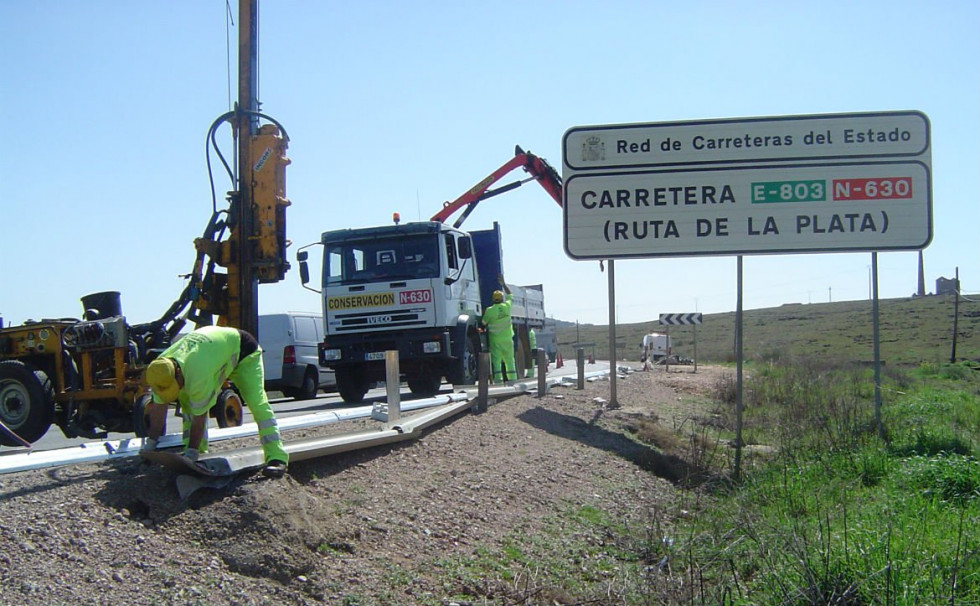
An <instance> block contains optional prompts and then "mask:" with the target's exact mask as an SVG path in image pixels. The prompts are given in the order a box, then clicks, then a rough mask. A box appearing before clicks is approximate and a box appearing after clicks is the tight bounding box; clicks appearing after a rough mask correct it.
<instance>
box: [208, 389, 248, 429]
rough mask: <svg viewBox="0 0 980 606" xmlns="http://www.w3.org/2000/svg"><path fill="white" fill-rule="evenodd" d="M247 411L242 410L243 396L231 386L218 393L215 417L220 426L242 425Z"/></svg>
mask: <svg viewBox="0 0 980 606" xmlns="http://www.w3.org/2000/svg"><path fill="white" fill-rule="evenodd" d="M244 416H245V413H244V412H243V411H242V397H241V396H240V395H238V392H237V391H235V390H234V389H232V388H231V387H226V388H224V389H222V390H221V393H219V394H218V401H217V403H216V404H215V405H214V419H215V421H217V422H218V427H221V428H225V427H240V426H241V424H242V422H243V420H244Z"/></svg>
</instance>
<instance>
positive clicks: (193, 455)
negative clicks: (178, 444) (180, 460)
mask: <svg viewBox="0 0 980 606" xmlns="http://www.w3.org/2000/svg"><path fill="white" fill-rule="evenodd" d="M200 454H201V453H199V452H198V451H197V449H196V448H188V449H187V450H185V451H184V456H185V457H187V458H188V459H190V460H191V461H194V462H195V463H196V462H197V457H199V456H200Z"/></svg>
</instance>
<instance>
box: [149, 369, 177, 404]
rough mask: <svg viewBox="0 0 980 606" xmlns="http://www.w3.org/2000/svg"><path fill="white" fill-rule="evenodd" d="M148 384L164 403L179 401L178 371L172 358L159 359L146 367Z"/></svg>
mask: <svg viewBox="0 0 980 606" xmlns="http://www.w3.org/2000/svg"><path fill="white" fill-rule="evenodd" d="M146 384H147V385H149V386H150V389H152V390H153V393H155V394H156V395H157V397H159V398H160V399H161V400H163V401H164V402H173V401H175V400H177V394H179V393H180V385H178V384H177V369H176V366H175V365H174V361H173V360H171V359H170V358H157V359H156V360H153V361H152V362H150V365H149V366H147V367H146Z"/></svg>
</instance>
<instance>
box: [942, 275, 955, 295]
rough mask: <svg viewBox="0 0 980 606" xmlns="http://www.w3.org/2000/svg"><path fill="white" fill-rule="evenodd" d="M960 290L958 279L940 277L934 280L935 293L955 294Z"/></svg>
mask: <svg viewBox="0 0 980 606" xmlns="http://www.w3.org/2000/svg"><path fill="white" fill-rule="evenodd" d="M958 292H960V281H959V280H957V279H956V278H943V277H940V278H938V279H937V280H936V294H937V295H955V294H956V293H958Z"/></svg>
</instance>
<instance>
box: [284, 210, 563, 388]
mask: <svg viewBox="0 0 980 606" xmlns="http://www.w3.org/2000/svg"><path fill="white" fill-rule="evenodd" d="M321 244H322V245H323V282H322V290H321V292H322V294H323V310H324V317H325V318H326V323H325V324H326V326H325V334H324V338H323V343H322V344H321V345H320V362H321V364H322V365H324V366H327V367H329V368H332V369H333V370H334V372H335V376H336V380H337V388H338V390H339V391H340V395H341V397H342V398H343V399H344V401H345V402H360V401H362V400H363V398H364V394H365V393H366V392H367V391H368V389H369V388H370V387H371V386H372V385H373V384H374V383H375V382H377V381H383V380H384V379H385V351H387V350H396V351H398V358H399V367H400V370H401V372H402V374H403V375H404V378H405V381H406V382H407V383H408V387H409V389H410V390H411V391H412V393H413V394H419V395H432V394H434V393H436V392H437V391H438V390H439V387H440V385H441V384H442V379H443V377H445V378H446V380H448V381H449V382H450V383H453V384H454V385H472V384H474V383H475V382H476V373H477V361H478V360H477V354H479V353H480V352H481V351H487V347H486V345H485V343H483V339H482V338H481V337H482V334H481V333H480V332H479V330H478V328H479V322H480V318H481V316H482V314H483V309H484V306H485V305H489V304H490V303H489V302H490V300H491V296H492V293H493V291H494V290H495V289H496V288H499V286H498V285H497V277H498V276H500V275H502V273H503V271H502V270H503V268H502V264H501V247H500V228H499V226H498V225H497V224H496V223H495V224H494V227H493V229H488V230H483V231H473V232H469V233H467V232H463V231H460V230H458V229H455V228H452V227H448V226H446V225H443V224H442V223H438V222H434V221H429V222H420V223H407V224H404V225H391V226H384V227H368V228H363V229H343V230H337V231H330V232H326V233H324V234H323V236H322V239H321ZM303 262H304V261H303V260H301V261H300V263H301V268H302V263H303ZM300 271H301V272H302V269H301V270H300ZM508 287H509V288H510V290H511V291H512V293H513V295H514V304H513V307H512V308H511V317H512V318H513V321H514V332H515V341H516V343H515V346H516V364H517V367H518V369H519V370H518V372H519V373H520V372H521V369H524V368H525V367H526V364H527V362H528V361H529V360H530V346H529V344H528V331H529V330H531V329H532V328H537V329H540V328H542V327H543V326H544V319H545V314H544V293H543V289H542V287H541V286H540V285H539V286H526V287H521V286H512V285H508Z"/></svg>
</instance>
